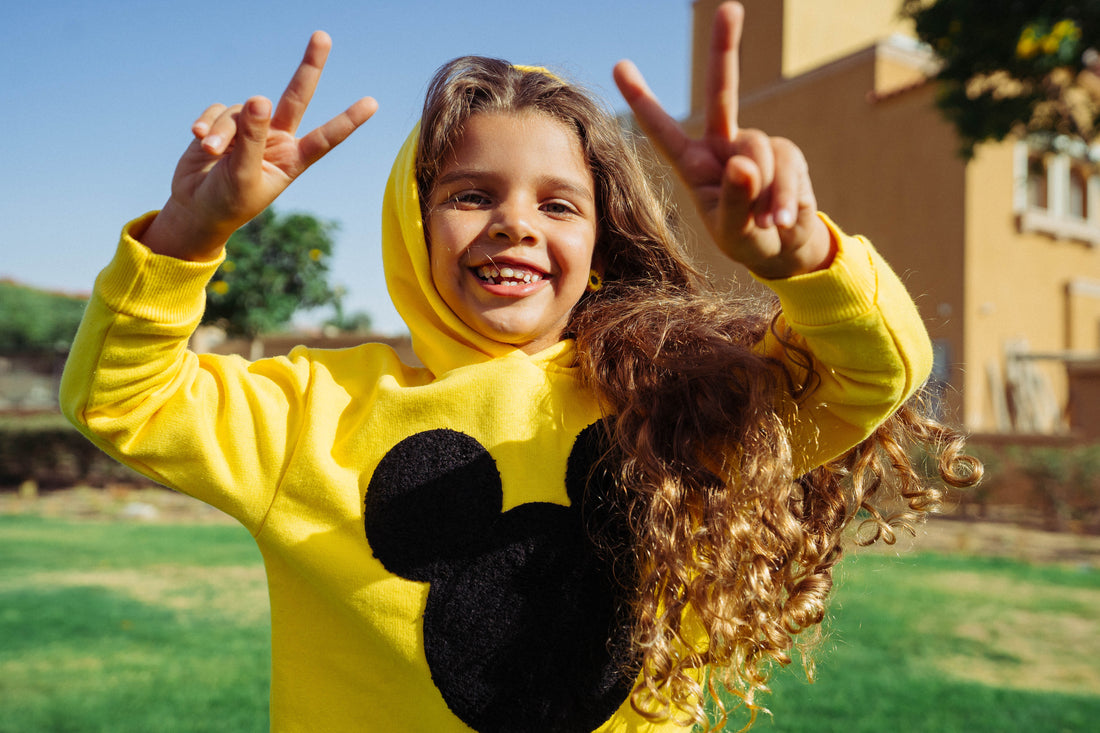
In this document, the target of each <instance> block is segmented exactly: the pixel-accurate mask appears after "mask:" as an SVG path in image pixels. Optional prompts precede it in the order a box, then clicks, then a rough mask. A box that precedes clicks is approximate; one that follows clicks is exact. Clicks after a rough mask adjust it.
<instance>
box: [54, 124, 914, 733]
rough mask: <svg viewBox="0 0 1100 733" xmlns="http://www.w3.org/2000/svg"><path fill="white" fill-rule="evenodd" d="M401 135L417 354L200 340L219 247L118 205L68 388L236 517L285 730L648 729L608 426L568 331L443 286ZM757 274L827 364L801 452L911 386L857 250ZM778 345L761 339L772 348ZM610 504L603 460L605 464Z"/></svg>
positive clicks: (142, 452) (124, 437) (395, 220)
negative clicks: (617, 528) (621, 571)
mask: <svg viewBox="0 0 1100 733" xmlns="http://www.w3.org/2000/svg"><path fill="white" fill-rule="evenodd" d="M415 135H416V133H415V131H414V133H413V135H412V136H411V137H410V138H409V141H408V142H406V144H405V146H404V147H403V148H402V150H401V152H400V154H399V155H398V158H397V160H396V162H395V164H394V169H393V173H392V175H391V178H390V181H389V185H388V187H387V191H386V198H385V205H384V221H383V257H384V263H385V268H386V277H387V282H388V284H389V289H390V294H391V297H392V298H393V300H394V302H395V304H396V306H397V308H398V310H399V312H400V313H401V315H402V317H403V318H404V319H405V322H406V323H407V325H408V327H409V329H410V331H411V333H412V337H413V345H414V348H415V350H416V353H417V355H418V356H419V358H420V359H421V360H422V361H423V363H424V365H425V366H424V367H420V368H414V367H410V366H407V365H405V364H403V363H401V361H400V360H399V359H398V357H397V356H396V355H395V354H394V352H393V351H392V350H391V349H390V348H389V347H387V346H383V345H378V344H365V345H362V346H359V347H356V348H352V349H346V350H339V351H327V350H317V349H305V348H297V349H295V350H293V351H292V352H291V353H290V354H289V355H288V356H286V357H278V358H272V359H263V360H260V361H257V362H254V363H249V362H247V361H245V360H243V359H240V358H236V357H219V356H211V355H206V354H204V355H196V354H194V353H191V352H189V351H188V350H187V342H188V338H189V336H190V335H191V333H192V331H193V329H194V328H195V326H196V325H197V324H198V322H199V319H200V317H201V315H202V311H203V306H204V292H205V286H206V283H207V282H208V280H209V278H210V277H211V276H212V275H213V272H214V270H215V268H216V263H191V262H184V261H180V260H176V259H172V258H169V257H163V256H159V255H155V254H153V253H151V252H150V251H149V250H148V249H146V248H145V247H144V246H143V245H141V244H140V243H139V242H138V241H137V239H136V238H135V237H140V234H141V232H142V231H143V230H144V227H145V226H146V224H147V223H148V221H149V220H150V217H148V216H147V217H145V218H142V219H139V220H136V221H135V222H132V223H131V224H130V225H129V226H128V227H127V229H126V230H125V231H124V232H123V236H122V239H121V242H120V244H119V247H118V250H117V252H116V255H115V257H114V259H113V260H112V262H111V263H110V264H109V265H108V267H107V268H106V269H105V270H104V271H103V272H102V273H101V274H100V276H99V278H98V279H97V281H96V289H95V293H94V295H93V297H92V300H91V303H90V304H89V307H88V310H87V314H86V316H85V318H84V322H83V324H82V325H81V328H80V332H79V333H78V335H77V338H76V341H75V343H74V345H73V349H72V352H71V355H70V358H69V363H68V364H67V366H66V369H65V374H64V378H63V380H62V394H61V399H62V404H63V409H64V411H65V413H66V415H68V417H69V418H70V419H71V420H72V421H73V422H74V423H75V424H76V425H77V426H78V427H79V428H80V429H81V430H82V431H83V432H84V433H85V434H87V435H88V437H89V438H91V439H92V440H93V441H94V442H95V443H96V444H97V445H99V446H101V447H102V448H103V449H104V450H105V451H107V452H108V453H110V454H111V455H112V456H115V457H116V458H118V459H119V460H121V461H123V462H124V463H127V464H128V465H130V466H133V467H134V468H136V469H138V470H140V471H142V472H143V473H145V474H146V475H148V476H150V477H152V478H153V479H155V480H157V481H159V482H161V483H163V484H165V485H166V486H170V487H172V488H175V489H177V490H180V491H183V492H186V493H188V494H191V495H193V496H195V497H197V498H199V499H201V500H203V501H205V502H208V503H210V504H212V505H214V506H216V507H218V508H220V509H222V510H223V511H225V512H227V513H229V514H230V515H232V516H234V517H236V518H237V519H238V520H239V521H240V522H241V523H242V524H243V525H244V526H245V527H247V528H248V530H249V531H250V532H251V533H252V535H253V536H254V537H255V539H256V542H257V544H258V545H259V548H260V550H261V552H262V554H263V558H264V563H265V566H266V571H267V578H268V584H269V588H270V597H271V623H272V688H271V727H272V730H275V731H325V732H326V733H338V732H340V731H425V732H427V731H430V732H431V733H441V732H444V731H465V730H470V729H474V730H477V731H481V732H482V733H489V732H490V731H591V730H600V731H657V730H666V729H677V726H675V725H674V724H671V723H669V724H664V725H655V724H649V723H646V722H645V721H644V720H643V719H642V718H641V717H640V716H638V715H637V714H636V713H635V712H633V710H631V708H630V704H629V701H628V699H627V697H628V694H629V690H630V687H631V685H632V683H633V680H634V674H636V671H637V670H636V667H633V666H632V665H631V663H630V655H629V652H628V651H627V648H626V647H627V644H626V636H625V632H624V624H623V617H622V605H621V601H622V599H621V598H620V597H619V596H618V593H619V591H617V587H616V584H615V583H614V580H613V578H611V574H610V571H609V569H608V568H607V567H606V564H605V563H604V562H603V561H602V559H601V557H600V556H599V555H598V554H597V553H595V552H594V551H593V549H592V548H591V546H590V545H589V543H588V541H587V539H586V537H587V535H586V533H585V530H584V527H583V526H582V522H581V520H580V517H581V514H582V507H581V504H582V503H584V502H585V501H587V500H588V499H587V498H582V496H584V492H583V491H582V490H583V488H584V485H585V481H586V480H587V479H588V477H589V474H590V473H591V471H590V469H591V467H592V464H593V461H594V460H595V458H596V456H598V455H599V452H598V451H599V446H598V445H597V442H596V440H595V438H594V435H595V433H594V431H587V432H585V428H586V427H587V426H590V425H592V424H593V423H594V422H596V421H597V420H598V419H599V418H600V413H599V411H598V409H597V407H596V405H595V402H594V400H593V399H592V395H590V394H588V393H586V392H585V391H583V390H582V389H581V388H580V386H579V385H578V383H577V379H576V374H575V370H574V368H573V366H572V363H573V355H574V352H573V343H572V341H569V340H566V341H562V342H560V343H558V344H556V345H555V346H553V347H551V348H549V349H546V350H545V351H543V352H541V353H538V354H535V355H533V356H528V355H526V354H524V353H523V352H522V351H519V350H516V349H514V348H512V347H510V346H506V345H503V344H499V343H496V342H493V341H490V340H487V339H485V338H484V337H482V336H480V335H478V334H477V333H475V332H473V331H472V330H471V329H470V328H468V327H467V326H466V325H465V324H464V323H463V322H462V321H460V320H459V319H458V318H457V317H456V316H455V315H454V314H453V313H452V312H451V311H450V310H449V309H448V308H447V306H446V305H445V304H444V303H443V301H442V300H441V299H440V297H439V295H438V293H437V292H436V291H435V288H434V286H433V285H432V281H431V276H430V272H429V263H428V255H427V248H426V246H425V242H424V236H423V225H422V222H421V220H420V209H419V204H418V201H417V195H416V182H415V179H414V174H413V156H414V154H415ZM830 227H831V228H832V230H833V232H834V236H835V237H836V238H837V239H838V241H839V245H840V246H839V252H838V254H837V257H836V260H835V262H834V263H833V264H832V266H831V267H830V268H829V269H828V270H825V271H822V272H817V273H813V274H809V275H804V276H799V277H796V278H791V279H789V280H783V281H773V282H769V283H768V284H769V285H770V286H771V287H772V288H773V289H774V290H775V291H776V292H777V293H778V294H779V296H780V300H781V302H782V304H783V307H784V313H785V319H786V321H787V323H788V325H789V326H790V327H791V328H792V329H793V330H794V331H795V333H796V334H797V338H799V339H801V340H802V342H803V343H804V344H805V345H806V346H807V348H809V349H810V350H811V351H812V352H813V353H814V355H815V357H816V358H817V360H818V370H819V376H820V385H819V386H818V387H817V388H816V390H815V392H814V393H813V394H812V395H811V396H810V397H809V398H808V400H807V401H806V402H805V403H804V404H803V405H802V406H801V409H800V414H801V415H802V416H803V418H801V422H800V424H799V426H797V427H796V434H797V435H798V436H799V439H800V446H801V450H802V452H803V454H802V460H803V462H804V463H805V464H806V465H807V466H809V465H813V464H817V463H820V462H822V461H824V460H827V459H829V458H832V457H834V456H836V455H838V454H840V453H842V452H843V451H845V450H847V449H848V448H849V447H851V446H852V445H854V444H855V443H857V442H858V441H860V440H862V439H863V438H864V437H865V436H866V435H868V434H869V433H870V431H872V430H873V429H874V428H875V426H877V425H878V424H879V423H880V422H881V421H882V420H883V419H884V418H885V417H886V416H888V415H889V414H890V413H891V412H892V411H894V410H895V409H896V408H897V407H898V406H899V405H900V404H901V402H902V401H903V400H904V399H906V398H907V397H908V396H909V395H910V394H911V393H912V392H913V391H914V390H915V389H916V388H917V387H918V386H919V385H920V383H921V382H922V381H923V380H924V379H925V377H926V375H927V373H928V370H929V368H930V364H931V354H930V348H929V344H928V338H927V335H926V333H925V331H924V328H923V326H922V324H921V321H920V318H919V316H918V315H917V312H916V309H915V307H914V306H913V303H912V301H911V300H910V298H909V297H908V295H907V294H906V293H905V290H904V288H903V287H902V285H901V284H900V283H899V281H898V279H897V278H896V276H895V275H894V274H893V273H892V272H891V271H890V269H889V267H887V266H886V264H885V263H884V262H883V261H882V260H881V259H880V258H879V256H878V255H877V254H876V253H875V252H874V250H873V249H872V248H871V247H870V245H869V244H868V243H867V242H866V241H864V240H862V239H860V238H853V237H847V236H845V235H843V234H841V233H840V232H839V231H837V230H836V229H835V227H832V225H831V223H830ZM760 348H761V349H763V350H767V351H770V352H773V353H776V354H778V353H780V349H779V348H778V346H777V345H776V344H775V343H773V342H771V341H767V342H765V343H763V344H762V345H761V347H760ZM595 484H596V490H595V491H593V490H592V489H591V487H590V488H589V495H595V497H596V499H598V494H599V491H600V487H604V488H606V477H605V476H604V475H603V474H597V475H596V477H595Z"/></svg>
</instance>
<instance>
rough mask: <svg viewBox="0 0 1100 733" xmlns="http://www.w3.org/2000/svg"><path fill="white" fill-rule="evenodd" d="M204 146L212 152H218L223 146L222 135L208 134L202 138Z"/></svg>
mask: <svg viewBox="0 0 1100 733" xmlns="http://www.w3.org/2000/svg"><path fill="white" fill-rule="evenodd" d="M202 146H203V147H204V148H205V149H206V150H209V151H211V152H217V151H219V150H221V148H222V136H221V135H207V136H206V137H204V138H203V139H202Z"/></svg>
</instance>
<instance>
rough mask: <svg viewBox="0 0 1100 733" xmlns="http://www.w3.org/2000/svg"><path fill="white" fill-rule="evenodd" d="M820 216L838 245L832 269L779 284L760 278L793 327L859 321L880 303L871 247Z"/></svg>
mask: <svg viewBox="0 0 1100 733" xmlns="http://www.w3.org/2000/svg"><path fill="white" fill-rule="evenodd" d="M818 216H819V217H820V218H821V221H823V222H824V223H825V226H826V227H827V228H828V229H829V234H830V235H831V236H832V237H833V239H834V240H835V241H836V243H837V251H836V255H835V257H834V258H833V261H832V263H831V264H830V265H829V267H827V268H826V269H824V270H818V271H817V272H809V273H806V274H805V275H795V276H794V277H788V278H782V279H778V280H764V279H760V278H758V280H760V282H762V283H763V284H765V285H767V286H768V287H769V288H771V290H772V291H773V292H774V293H775V294H776V295H778V296H779V302H780V304H781V305H782V307H783V313H784V315H785V316H786V319H787V322H788V323H791V324H800V325H804V326H828V325H831V324H834V323H839V322H842V321H847V320H850V319H852V318H857V317H859V316H861V315H863V314H865V313H867V312H868V311H870V310H871V309H872V308H874V307H875V303H876V302H877V296H878V275H877V273H876V270H875V265H874V257H873V254H872V253H873V252H874V249H873V248H872V246H871V243H870V242H868V241H867V240H866V239H864V238H863V237H852V236H849V235H847V234H845V233H844V232H843V231H841V229H840V228H839V227H838V226H837V225H836V224H835V223H834V222H833V221H832V220H831V219H830V218H829V217H827V216H826V215H825V214H821V213H819V214H818Z"/></svg>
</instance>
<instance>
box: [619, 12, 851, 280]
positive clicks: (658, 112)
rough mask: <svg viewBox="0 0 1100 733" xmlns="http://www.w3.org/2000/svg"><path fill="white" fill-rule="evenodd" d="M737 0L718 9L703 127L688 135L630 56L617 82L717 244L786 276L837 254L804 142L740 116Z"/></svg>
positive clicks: (758, 269)
mask: <svg viewBox="0 0 1100 733" xmlns="http://www.w3.org/2000/svg"><path fill="white" fill-rule="evenodd" d="M744 15H745V11H744V8H742V7H741V4H740V3H736V2H728V3H723V4H722V5H721V6H720V7H719V8H718V11H717V13H716V15H715V19H714V35H713V37H712V41H711V50H710V60H709V64H708V70H707V87H706V89H707V93H706V127H705V130H704V132H703V137H702V138H701V139H698V140H696V139H692V138H690V137H688V135H687V134H686V133H685V132H684V130H683V128H682V127H681V126H680V124H679V123H678V122H677V121H676V120H675V119H673V118H672V117H671V116H670V115H669V114H668V113H667V112H665V110H664V108H662V107H661V104H660V102H658V101H657V99H656V97H654V96H653V92H651V91H650V89H649V87H648V86H647V85H646V82H645V79H644V78H642V75H641V72H639V71H638V69H637V67H635V66H634V64H633V63H631V62H630V61H620V62H619V63H618V64H617V65H616V66H615V72H614V73H615V83H616V84H617V85H618V87H619V91H620V92H622V95H623V97H624V98H625V99H626V101H627V103H628V104H629V105H630V107H631V109H632V110H633V111H634V115H635V117H637V119H638V123H639V124H640V125H641V127H642V130H643V131H644V132H645V133H646V135H647V136H648V137H649V139H650V140H651V141H652V142H653V143H654V144H655V145H656V147H657V149H658V150H659V151H660V152H661V154H662V155H663V156H664V157H665V158H666V159H667V160H668V161H669V163H671V165H672V167H673V168H674V169H675V170H676V172H677V173H678V174H679V176H680V178H681V179H682V180H683V181H684V183H685V184H686V185H687V186H688V188H689V190H690V191H691V194H692V197H693V198H694V200H695V205H696V207H697V208H698V209H699V213H700V214H701V215H702V217H703V220H704V221H705V222H706V225H707V228H708V230H709V231H710V234H711V236H712V237H713V238H714V241H715V242H716V243H717V244H718V247H719V248H720V249H721V250H722V251H723V252H724V253H725V254H726V255H727V256H729V257H730V258H731V259H733V260H735V261H737V262H740V263H741V264H743V265H745V266H746V267H748V268H749V269H750V270H751V271H752V272H753V273H754V274H756V275H757V276H758V277H762V278H766V279H775V278H783V277H791V276H793V275H799V274H802V273H806V272H812V271H814V270H818V269H823V268H825V267H828V265H829V263H830V262H831V261H832V258H833V254H834V244H833V241H832V236H831V235H830V233H829V230H828V229H827V228H826V227H825V225H824V223H823V222H822V221H821V219H820V218H818V216H817V201H816V199H815V197H814V192H813V186H812V185H811V183H810V174H809V168H808V166H807V164H806V159H805V157H803V155H802V151H801V150H799V149H798V147H797V146H796V145H795V144H794V143H792V142H791V141H790V140H787V139H784V138H779V137H770V136H768V135H767V134H765V133H763V132H761V131H759V130H743V129H740V128H739V127H738V125H737V106H738V87H739V83H740V67H739V61H738V51H739V45H740V41H741V29H742V27H743V24H744Z"/></svg>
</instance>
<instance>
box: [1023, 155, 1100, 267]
mask: <svg viewBox="0 0 1100 733" xmlns="http://www.w3.org/2000/svg"><path fill="white" fill-rule="evenodd" d="M1097 157H1098V156H1097V155H1096V151H1094V150H1093V149H1092V148H1090V147H1089V146H1087V145H1085V144H1084V143H1080V144H1077V143H1073V142H1066V141H1065V140H1062V139H1061V138H1053V139H1049V140H1048V139H1043V140H1038V141H1031V142H1022V141H1021V142H1019V143H1017V144H1016V185H1017V188H1016V195H1015V196H1016V200H1015V202H1014V209H1015V211H1016V215H1017V221H1018V222H1019V227H1020V231H1021V232H1038V233H1041V234H1046V235H1049V236H1052V237H1054V238H1056V239H1071V240H1076V241H1079V242H1087V243H1088V244H1093V245H1098V244H1100V168H1098V166H1097V163H1096V158H1097Z"/></svg>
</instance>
